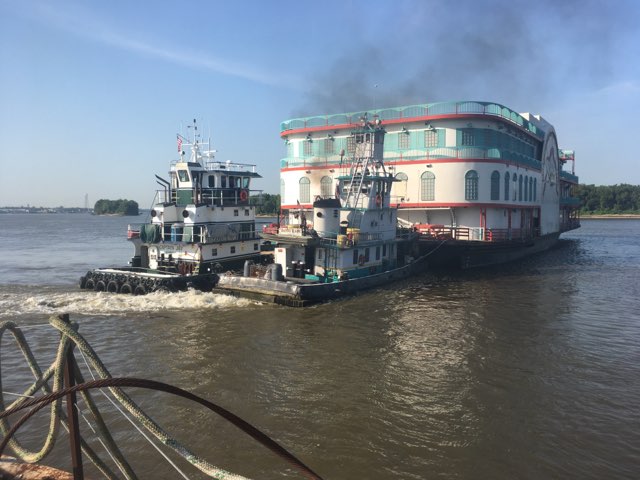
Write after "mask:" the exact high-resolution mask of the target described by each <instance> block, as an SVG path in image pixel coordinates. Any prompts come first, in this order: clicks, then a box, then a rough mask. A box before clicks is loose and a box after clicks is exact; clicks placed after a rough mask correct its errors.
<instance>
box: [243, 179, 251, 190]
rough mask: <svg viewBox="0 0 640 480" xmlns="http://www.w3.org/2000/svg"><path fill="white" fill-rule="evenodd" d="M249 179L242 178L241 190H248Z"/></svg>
mask: <svg viewBox="0 0 640 480" xmlns="http://www.w3.org/2000/svg"><path fill="white" fill-rule="evenodd" d="M249 181H250V180H249V177H242V188H249Z"/></svg>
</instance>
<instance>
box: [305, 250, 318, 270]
mask: <svg viewBox="0 0 640 480" xmlns="http://www.w3.org/2000/svg"><path fill="white" fill-rule="evenodd" d="M304 263H305V270H308V271H309V273H310V274H312V275H313V272H314V271H315V269H316V247H304Z"/></svg>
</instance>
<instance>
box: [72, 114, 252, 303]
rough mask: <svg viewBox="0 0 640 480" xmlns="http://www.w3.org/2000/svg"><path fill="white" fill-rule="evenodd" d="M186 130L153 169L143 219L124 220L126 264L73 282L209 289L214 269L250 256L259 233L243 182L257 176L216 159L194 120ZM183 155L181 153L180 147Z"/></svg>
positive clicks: (129, 289) (130, 288)
mask: <svg viewBox="0 0 640 480" xmlns="http://www.w3.org/2000/svg"><path fill="white" fill-rule="evenodd" d="M189 130H190V131H191V136H183V135H180V134H179V135H177V143H178V155H179V158H178V159H177V160H174V161H172V162H171V165H170V170H169V179H168V180H167V179H164V178H162V177H160V176H158V175H156V180H157V183H158V184H159V185H160V186H161V187H162V188H161V189H159V190H157V191H156V193H155V197H154V201H153V208H152V210H151V212H150V220H149V221H148V222H146V223H143V224H135V225H129V227H128V231H127V239H128V240H129V241H130V242H132V244H133V246H134V249H135V252H134V256H133V258H132V259H131V261H130V262H129V265H128V266H124V267H115V268H97V269H94V270H91V271H89V272H87V274H86V275H84V276H82V277H81V279H80V288H83V289H89V290H97V291H108V292H113V293H133V294H144V293H148V292H152V291H156V290H167V291H177V290H184V289H186V288H188V287H194V288H197V289H201V290H207V291H209V290H211V288H212V287H213V285H214V284H215V282H216V281H217V274H218V273H220V272H222V271H224V270H227V269H234V268H241V267H242V265H243V264H244V262H245V261H246V260H252V261H258V260H259V258H260V257H261V254H260V243H261V241H260V237H259V235H258V234H257V233H256V228H255V206H254V205H252V203H251V202H250V199H251V195H252V193H255V194H259V193H260V192H259V191H256V190H251V182H252V180H254V179H255V178H260V175H259V174H258V173H257V172H256V167H255V165H248V164H241V163H234V162H231V161H225V162H220V161H217V160H216V159H215V150H211V149H210V142H209V141H206V142H205V141H201V139H200V135H199V133H198V127H197V125H196V122H195V120H194V122H193V125H190V128H189ZM183 148H184V149H190V157H189V159H188V160H187V159H186V158H185V156H186V155H185V150H183Z"/></svg>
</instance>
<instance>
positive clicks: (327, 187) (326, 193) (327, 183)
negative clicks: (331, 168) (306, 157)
mask: <svg viewBox="0 0 640 480" xmlns="http://www.w3.org/2000/svg"><path fill="white" fill-rule="evenodd" d="M332 185H333V180H331V177H322V179H321V180H320V196H321V197H323V198H331V197H332V196H333V192H332V188H331V187H332Z"/></svg>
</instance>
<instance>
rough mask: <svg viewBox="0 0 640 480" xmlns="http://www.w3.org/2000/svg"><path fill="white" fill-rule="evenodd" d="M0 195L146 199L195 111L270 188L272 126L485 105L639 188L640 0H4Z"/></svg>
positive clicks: (0, 6) (274, 181)
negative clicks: (541, 126)
mask: <svg viewBox="0 0 640 480" xmlns="http://www.w3.org/2000/svg"><path fill="white" fill-rule="evenodd" d="M0 18H2V29H0V145H2V148H1V149H0V206H4V205H26V204H31V205H36V206H58V205H64V206H83V205H84V197H85V194H88V196H89V203H90V205H93V203H94V202H95V201H96V200H98V199H100V198H110V199H115V198H128V199H132V200H135V201H137V202H138V203H139V204H140V206H141V207H143V208H146V207H148V206H149V204H150V203H151V201H152V199H153V192H154V191H155V189H156V188H157V186H156V183H155V178H154V175H155V174H159V175H161V176H166V172H167V170H168V168H169V162H170V161H171V160H173V159H175V158H176V143H175V138H176V137H175V134H176V133H177V132H178V131H179V130H180V128H181V125H186V124H187V123H188V122H190V121H191V119H193V118H196V119H198V122H199V124H200V127H201V130H202V131H205V132H210V134H211V137H212V143H213V144H214V147H215V148H216V149H217V150H218V159H219V160H232V161H236V162H242V163H253V164H256V165H257V166H258V169H259V171H260V173H261V174H262V175H263V177H264V178H263V179H262V180H260V181H259V183H258V184H257V185H256V186H257V187H258V188H261V189H263V190H264V191H266V192H268V193H277V192H278V189H279V182H278V175H279V170H278V169H279V160H280V158H282V157H283V156H284V155H285V151H284V145H283V142H282V140H281V139H280V137H279V124H280V122H281V121H283V120H286V119H289V118H293V117H298V116H308V115H315V114H324V113H340V112H345V111H354V110H360V109H366V108H372V107H376V108H381V107H391V106H398V105H407V104H413V103H427V102H436V101H449V100H463V99H466V100H488V101H494V102H498V103H502V104H504V105H506V106H508V107H510V108H512V109H514V110H516V111H520V112H526V111H529V112H533V113H539V114H541V115H542V116H543V117H545V118H546V119H547V120H548V121H550V122H551V123H552V124H553V125H554V126H555V128H556V131H557V134H558V139H559V143H560V146H561V147H562V148H569V149H575V150H576V158H577V159H576V173H577V174H578V175H579V176H580V180H581V182H582V183H594V184H596V185H603V184H615V183H632V184H640V168H638V157H637V153H636V150H635V148H634V147H635V144H634V143H635V142H634V141H635V137H637V136H638V135H639V134H638V129H637V126H636V124H637V121H636V118H637V114H638V112H639V111H640V55H639V54H638V51H640V27H638V25H640V22H639V20H640V2H637V1H633V0H628V1H625V0H579V1H578V0H565V1H551V0H538V1H536V2H530V1H520V0H512V1H508V0H450V1H442V0H439V1H431V0H422V1H420V0H415V1H390V0H389V1H383V0H368V1H356V0H352V1H349V0H342V1H323V2H310V1H302V0H298V1H278V0H271V1H264V0H263V1H242V0H237V1H233V2H229V1H188V0H187V1H180V2H177V1H174V2H170V1H154V2H129V1H119V0H115V1H108V2H107V1H67V0H60V1H56V2H46V1H30V0H20V1H14V0H0Z"/></svg>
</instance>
